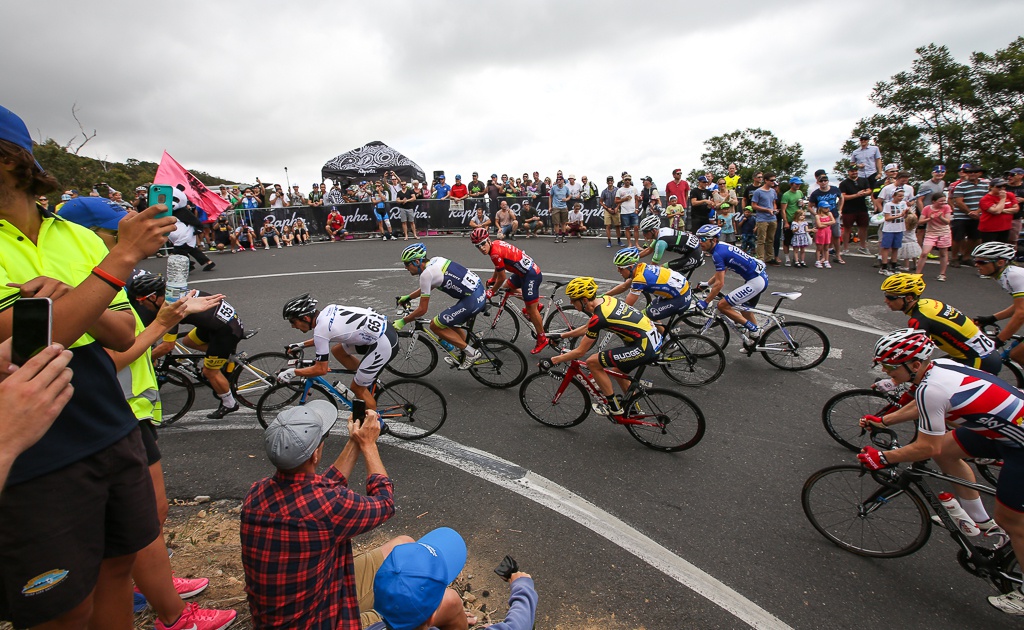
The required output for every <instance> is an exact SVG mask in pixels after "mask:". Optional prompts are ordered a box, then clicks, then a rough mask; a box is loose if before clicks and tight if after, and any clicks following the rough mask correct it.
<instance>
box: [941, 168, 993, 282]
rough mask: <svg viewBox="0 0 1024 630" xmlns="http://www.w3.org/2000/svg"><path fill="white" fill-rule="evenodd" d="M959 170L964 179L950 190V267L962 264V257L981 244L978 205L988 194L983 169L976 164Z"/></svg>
mask: <svg viewBox="0 0 1024 630" xmlns="http://www.w3.org/2000/svg"><path fill="white" fill-rule="evenodd" d="M961 169H962V170H963V172H964V175H965V176H966V179H965V180H963V181H960V182H958V183H957V184H956V186H955V187H951V188H952V192H951V193H950V199H951V200H952V202H953V222H952V224H951V225H950V227H951V229H952V230H953V251H952V261H951V262H950V265H951V266H953V267H959V266H960V265H961V264H962V263H963V255H964V254H970V252H971V251H973V250H974V248H975V247H976V246H977V245H978V243H979V242H981V234H980V233H979V232H978V220H979V217H980V216H981V210H980V209H979V208H978V204H979V203H981V198H982V197H984V196H985V194H986V193H988V190H989V186H988V182H987V181H985V180H984V179H983V178H982V175H983V174H984V173H985V169H983V168H981V167H980V166H978V165H976V164H963V165H962V166H961Z"/></svg>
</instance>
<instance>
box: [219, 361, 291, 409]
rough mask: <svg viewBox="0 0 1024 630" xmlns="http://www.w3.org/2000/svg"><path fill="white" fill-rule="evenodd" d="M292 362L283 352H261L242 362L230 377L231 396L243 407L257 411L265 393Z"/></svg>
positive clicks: (236, 365) (238, 363)
mask: <svg viewBox="0 0 1024 630" xmlns="http://www.w3.org/2000/svg"><path fill="white" fill-rule="evenodd" d="M290 360H291V357H289V356H288V355H287V354H285V353H283V352H260V353H259V354H254V355H252V356H251V357H247V358H245V359H243V360H241V361H236V362H235V363H236V364H235V369H234V370H233V371H232V372H231V374H230V375H229V377H228V385H229V386H230V387H231V395H232V396H234V397H235V400H237V401H238V402H239V403H240V404H241V405H242V406H244V407H248V408H249V409H255V408H256V404H257V403H259V401H260V397H261V396H263V392H265V391H267V390H268V389H270V388H271V387H273V386H274V385H275V384H276V383H277V375H278V373H280V372H281V371H282V370H284V369H286V368H287V367H288V361H290Z"/></svg>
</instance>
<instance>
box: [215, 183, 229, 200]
mask: <svg viewBox="0 0 1024 630" xmlns="http://www.w3.org/2000/svg"><path fill="white" fill-rule="evenodd" d="M217 196H218V197H220V198H221V199H223V200H224V201H230V200H231V197H230V196H229V195H228V187H227V186H225V185H224V184H221V185H220V188H219V189H218V190H217Z"/></svg>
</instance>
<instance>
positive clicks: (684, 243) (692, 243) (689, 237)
mask: <svg viewBox="0 0 1024 630" xmlns="http://www.w3.org/2000/svg"><path fill="white" fill-rule="evenodd" d="M648 247H651V248H653V249H654V256H652V257H651V260H653V261H654V262H660V261H661V257H662V256H664V255H665V252H666V251H669V252H675V253H677V254H682V255H683V256H689V255H691V254H692V253H694V252H697V253H698V254H700V241H699V240H698V239H697V237H696V236H694V235H693V234H690V233H689V232H683V231H682V230H673V229H672V228H670V227H663V228H659V229H658V235H657V236H656V237H655V238H654V240H653V241H652V242H651V243H650V244H649V245H648Z"/></svg>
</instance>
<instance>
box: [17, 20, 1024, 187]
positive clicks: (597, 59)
mask: <svg viewBox="0 0 1024 630" xmlns="http://www.w3.org/2000/svg"><path fill="white" fill-rule="evenodd" d="M159 6H160V8H159V9H158V8H156V7H157V4H153V3H145V2H144V3H140V2H112V1H103V0H99V1H94V2H69V1H61V2H50V1H47V0H33V1H31V2H18V3H14V2H5V3H4V8H3V20H4V29H3V30H4V35H3V36H4V43H5V54H4V57H3V60H2V61H0V64H2V65H3V73H2V76H3V81H4V89H3V92H2V95H0V104H3V105H4V106H6V107H8V108H10V109H12V110H13V111H15V112H16V113H18V114H19V115H21V116H22V117H23V118H24V119H25V121H26V123H27V124H28V127H29V129H30V131H31V132H32V134H33V137H35V138H36V140H37V141H38V140H39V139H40V138H45V137H52V138H54V139H56V140H57V141H59V142H61V143H64V142H66V141H67V140H68V139H70V138H71V137H72V136H74V135H75V134H76V133H78V126H77V124H76V123H75V121H74V119H73V118H72V116H71V107H72V104H73V103H77V104H78V115H79V118H80V120H81V121H82V123H83V124H84V125H85V126H86V128H87V129H88V130H89V132H90V133H91V131H92V130H93V129H95V130H96V131H97V136H96V138H94V139H93V140H91V141H90V142H89V143H88V144H87V145H86V146H85V147H84V148H83V149H82V152H81V153H82V154H83V155H88V156H90V157H99V158H106V159H110V160H115V161H123V160H125V159H127V158H138V159H142V160H150V161H159V158H160V155H161V153H162V152H163V151H164V150H167V151H168V152H169V153H170V154H171V155H173V156H174V157H175V158H177V159H178V161H180V162H181V163H182V164H184V165H185V166H186V167H187V168H192V169H198V170H203V171H207V172H209V173H214V174H216V175H219V176H221V177H227V178H233V179H236V180H238V181H243V182H248V181H252V180H253V179H254V178H255V177H256V176H259V177H261V179H262V180H263V181H264V182H268V181H280V182H283V181H284V167H287V168H288V173H289V175H290V178H291V182H292V183H298V184H300V185H301V187H302V190H303V191H307V190H308V188H309V185H310V184H311V183H312V182H314V181H317V182H319V181H320V169H321V167H322V166H323V164H324V163H325V162H327V161H328V160H329V159H331V158H333V157H334V156H336V155H338V154H340V153H343V152H345V151H348V150H350V149H352V148H355V147H358V146H361V145H362V144H365V143H367V142H370V141H372V140H381V141H383V142H385V143H387V144H389V145H390V146H392V147H393V148H395V149H397V150H398V151H400V152H402V153H404V154H405V155H407V156H409V157H410V158H412V159H413V160H414V161H416V162H417V163H419V165H420V166H421V167H423V169H424V170H425V171H427V172H428V173H429V172H430V171H432V170H435V169H438V170H440V169H443V170H445V171H446V173H447V174H448V176H449V178H452V176H453V175H454V174H455V173H462V174H463V176H464V177H466V178H468V177H469V174H470V173H471V172H472V171H473V170H478V171H479V172H480V174H481V176H484V177H486V176H487V175H489V174H490V173H491V172H496V173H499V174H501V173H504V172H507V173H509V174H510V175H521V174H522V173H523V172H524V171H529V172H531V173H532V172H533V171H534V170H538V171H540V172H541V173H542V175H548V174H553V173H554V171H555V169H557V168H562V169H565V170H566V171H567V172H574V173H576V174H577V175H582V174H587V175H589V176H590V177H591V178H593V179H596V180H598V182H599V183H600V182H601V181H603V177H604V176H605V175H607V174H610V173H614V174H616V175H617V174H618V173H620V172H621V171H622V170H625V169H628V170H630V171H631V172H632V173H633V175H634V176H638V175H639V176H642V175H648V174H649V175H651V176H653V177H654V179H655V181H656V182H662V183H663V182H665V181H666V180H668V179H669V178H670V173H671V171H672V169H673V168H675V167H679V168H682V169H683V171H684V172H689V170H690V169H692V168H696V167H698V166H699V165H700V155H701V153H702V151H703V142H704V140H706V139H708V138H710V137H711V136H713V135H717V134H721V133H727V132H729V131H733V130H735V129H741V128H746V127H762V128H765V129H770V130H771V131H773V132H774V133H775V134H776V135H778V136H779V137H780V138H782V139H783V140H784V141H786V142H800V143H801V144H802V145H803V147H804V155H805V158H806V160H807V163H808V166H809V167H810V169H812V170H813V169H815V168H819V167H821V168H828V169H830V170H831V166H832V164H833V163H834V162H835V161H836V160H837V159H838V157H839V155H838V148H839V147H840V146H841V145H842V143H843V142H844V141H845V140H846V139H847V136H848V134H849V133H850V131H851V129H852V128H853V125H854V123H855V122H856V121H857V119H859V118H861V117H863V116H865V115H868V114H870V113H871V112H872V111H873V108H872V106H871V104H870V102H869V101H868V99H867V97H868V94H869V93H870V91H871V88H872V86H873V85H874V83H875V82H876V81H878V80H882V79H887V78H889V77H890V76H892V75H893V74H894V73H896V72H898V71H900V70H904V69H908V68H909V67H910V64H911V61H912V60H913V59H914V57H915V54H914V49H915V48H916V47H918V46H922V45H925V44H928V43H932V42H934V43H937V44H945V45H946V46H948V47H949V48H950V50H951V51H952V53H953V55H954V56H955V57H956V58H957V59H958V60H960V61H962V62H965V63H966V62H967V60H968V57H969V54H970V53H971V52H972V51H985V52H992V51H994V50H996V49H998V48H1003V47H1005V46H1006V45H1008V44H1009V43H1010V42H1011V41H1012V40H1013V39H1014V38H1015V37H1016V36H1017V35H1019V34H1020V32H1021V28H1020V25H1021V23H1022V22H1021V17H1020V16H1021V10H1020V8H1019V7H1020V4H1019V0H1012V1H1009V0H1008V1H996V0H992V1H976V2H972V3H969V4H964V3H963V2H946V1H941V0H940V1H932V2H928V3H924V2H907V1H905V0H904V1H901V0H895V1H894V0H887V1H885V2H874V1H870V2H867V1H860V2H851V3H838V2H835V3H832V2H821V1H819V2H795V1H789V0H780V1H776V2H772V3H765V2H746V1H738V2H731V3H703V4H699V5H698V4H695V3H688V2H678V1H676V2H607V1H604V0H588V1H585V2H584V1H566V0H560V1H556V0H548V1H543V0H522V1H519V2H480V1H478V2H471V1H463V0H447V1H444V2H441V1H434V0H418V1H406V0H392V1H391V2H359V3H354V2H301V1H300V2H263V1H248V2H190V1H187V0H182V1H179V2H176V3H173V4H163V3H159ZM170 7H173V9H171V8H170ZM695 7H700V12H699V14H698V12H697V11H696V10H695ZM1000 16H1006V19H1002V18H1001V17H1000ZM883 152H884V147H883ZM883 157H884V155H883Z"/></svg>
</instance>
